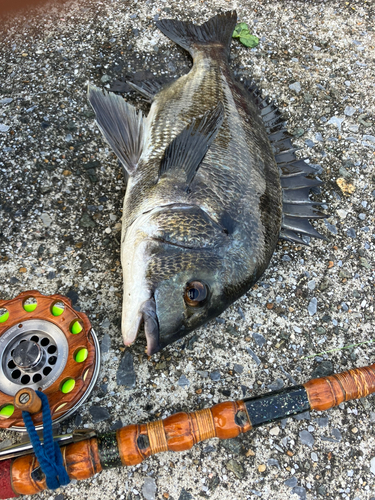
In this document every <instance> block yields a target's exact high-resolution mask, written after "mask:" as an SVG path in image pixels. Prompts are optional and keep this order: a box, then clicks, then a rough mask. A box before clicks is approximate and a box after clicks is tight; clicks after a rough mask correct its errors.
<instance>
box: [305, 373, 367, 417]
mask: <svg viewBox="0 0 375 500" xmlns="http://www.w3.org/2000/svg"><path fill="white" fill-rule="evenodd" d="M304 387H305V389H306V392H307V396H308V398H309V402H310V406H311V409H312V410H328V409H329V408H332V407H333V406H338V405H339V404H340V403H342V402H343V401H349V400H351V399H359V398H364V397H366V396H368V395H369V394H372V393H373V392H375V364H373V365H370V366H364V367H363V368H354V369H352V370H348V371H346V372H342V373H337V374H335V375H330V376H329V377H322V378H317V379H314V380H310V381H309V382H307V383H306V384H304Z"/></svg>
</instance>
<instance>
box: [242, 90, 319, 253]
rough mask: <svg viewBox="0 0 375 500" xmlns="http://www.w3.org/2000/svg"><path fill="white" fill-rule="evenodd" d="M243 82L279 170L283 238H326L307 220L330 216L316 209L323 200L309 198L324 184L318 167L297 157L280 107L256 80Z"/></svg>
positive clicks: (297, 239) (301, 239)
mask: <svg viewBox="0 0 375 500" xmlns="http://www.w3.org/2000/svg"><path fill="white" fill-rule="evenodd" d="M243 84H244V87H245V88H246V89H247V90H248V92H249V94H250V96H251V98H252V99H253V101H254V103H255V104H256V105H257V107H258V109H259V114H260V116H261V117H262V120H263V123H264V125H265V127H266V131H267V133H268V138H269V140H270V142H271V145H272V147H273V150H274V153H275V161H276V163H277V165H278V167H279V171H280V182H281V187H282V190H283V219H282V224H281V231H280V237H281V238H284V239H286V240H289V241H294V242H295V243H303V244H306V242H305V241H304V240H303V238H302V237H303V236H304V235H306V236H313V237H314V238H321V239H325V238H324V237H323V236H322V235H321V234H319V233H318V231H316V230H315V229H314V228H313V227H312V226H311V225H310V223H309V221H308V219H321V218H326V217H328V216H327V215H325V214H324V213H323V212H320V211H319V210H317V209H316V208H314V206H316V205H320V203H314V202H312V201H311V200H310V197H309V193H310V189H312V188H314V187H315V186H319V185H320V184H321V183H322V182H321V181H320V180H319V179H316V178H315V175H316V174H317V173H318V171H317V169H316V168H314V167H312V166H310V165H309V164H308V163H306V162H305V161H304V160H303V159H298V158H297V157H296V155H295V152H296V148H294V147H293V143H292V135H291V134H289V132H288V131H287V129H286V127H285V122H284V121H283V118H282V114H281V112H280V110H279V109H278V108H277V106H276V105H275V104H274V103H273V102H272V101H271V100H270V99H269V98H267V97H266V98H262V96H261V92H260V90H259V89H258V88H257V86H256V84H255V83H254V82H253V81H249V80H245V81H244V82H243Z"/></svg>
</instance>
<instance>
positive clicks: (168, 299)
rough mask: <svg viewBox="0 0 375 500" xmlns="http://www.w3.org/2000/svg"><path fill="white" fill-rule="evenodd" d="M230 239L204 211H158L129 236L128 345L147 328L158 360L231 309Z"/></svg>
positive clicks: (126, 286)
mask: <svg viewBox="0 0 375 500" xmlns="http://www.w3.org/2000/svg"><path fill="white" fill-rule="evenodd" d="M226 238H227V236H226V235H225V233H224V232H223V230H222V228H221V227H220V225H218V224H216V223H215V222H214V221H213V220H211V218H210V217H209V216H208V215H207V214H206V213H204V212H203V211H202V210H201V209H200V208H199V207H181V206H174V207H172V208H171V207H169V208H167V209H165V208H163V209H160V210H158V211H154V212H153V213H152V214H147V216H146V217H144V218H143V220H142V221H138V224H137V227H135V225H134V227H132V228H131V229H130V231H128V232H127V234H126V235H125V239H124V243H123V247H122V265H123V270H124V300H123V320H122V332H123V337H124V342H125V344H126V345H129V344H131V343H132V342H133V341H134V340H135V338H136V336H137V333H138V331H139V329H140V326H141V324H142V323H143V325H144V331H145V335H146V339H147V353H148V354H149V355H151V354H154V353H155V352H157V351H159V350H160V349H161V348H163V347H165V346H166V345H168V344H170V343H171V342H174V341H175V340H178V339H179V338H181V337H183V336H184V335H186V334H187V333H189V332H190V331H191V330H193V329H195V328H197V327H199V326H200V325H202V324H204V323H205V322H207V321H208V320H209V319H211V318H212V317H214V316H217V315H218V314H220V313H221V312H222V311H223V310H224V309H225V307H227V305H228V304H229V302H228V301H227V300H226V298H225V292H224V281H223V263H224V259H223V253H224V252H225V245H224V243H225V240H226Z"/></svg>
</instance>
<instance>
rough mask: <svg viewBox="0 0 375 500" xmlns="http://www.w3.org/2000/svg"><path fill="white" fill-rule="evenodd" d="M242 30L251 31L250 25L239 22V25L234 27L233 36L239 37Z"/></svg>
mask: <svg viewBox="0 0 375 500" xmlns="http://www.w3.org/2000/svg"><path fill="white" fill-rule="evenodd" d="M242 30H246V31H249V27H248V25H247V24H246V23H239V24H237V26H236V27H235V28H234V32H233V35H232V37H233V38H239V37H240V33H241V31H242Z"/></svg>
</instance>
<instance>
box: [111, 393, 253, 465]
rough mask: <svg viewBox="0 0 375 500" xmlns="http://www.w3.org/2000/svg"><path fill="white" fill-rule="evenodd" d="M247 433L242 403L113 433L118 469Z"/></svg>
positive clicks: (185, 414) (126, 428)
mask: <svg viewBox="0 0 375 500" xmlns="http://www.w3.org/2000/svg"><path fill="white" fill-rule="evenodd" d="M250 429H251V425H250V420H249V418H248V416H247V412H246V408H245V405H244V402H243V401H233V402H225V403H220V404H217V405H215V406H213V407H212V408H205V409H204V410H198V411H195V412H192V413H176V414H175V415H171V416H170V417H168V418H166V419H164V420H157V421H156V422H150V423H147V424H141V425H128V426H126V427H123V428H122V429H119V430H118V431H117V444H118V448H119V453H120V458H121V463H122V465H128V466H129V465H136V464H139V463H141V462H142V461H143V460H144V459H145V458H147V457H149V456H150V455H154V454H156V453H160V452H162V451H184V450H189V449H190V448H191V447H192V446H194V444H196V443H198V442H199V441H204V440H205V439H210V438H213V437H218V438H220V439H229V438H233V437H236V436H238V435H239V434H241V433H243V432H247V431H249V430H250Z"/></svg>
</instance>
